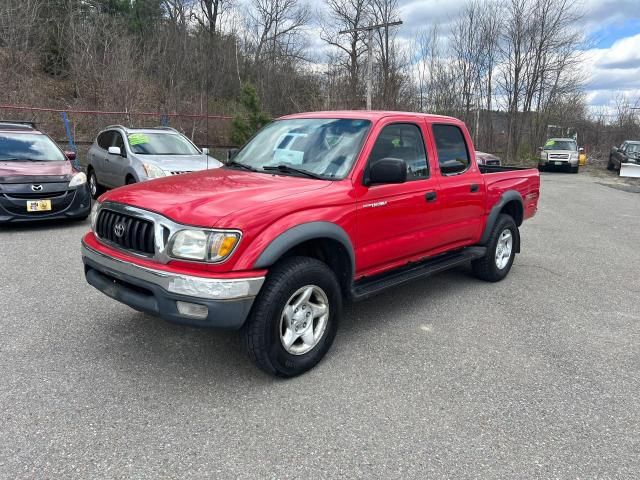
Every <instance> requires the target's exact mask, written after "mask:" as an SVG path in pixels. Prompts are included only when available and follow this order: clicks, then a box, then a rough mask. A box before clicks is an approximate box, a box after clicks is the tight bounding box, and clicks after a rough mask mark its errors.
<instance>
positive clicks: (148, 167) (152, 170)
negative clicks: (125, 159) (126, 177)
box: [142, 163, 166, 178]
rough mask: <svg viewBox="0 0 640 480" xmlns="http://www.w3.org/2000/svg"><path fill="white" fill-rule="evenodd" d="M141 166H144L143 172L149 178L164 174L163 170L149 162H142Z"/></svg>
mask: <svg viewBox="0 0 640 480" xmlns="http://www.w3.org/2000/svg"><path fill="white" fill-rule="evenodd" d="M142 166H143V167H144V173H146V175H147V177H149V178H158V177H164V176H165V175H166V173H165V172H164V170H162V169H161V168H160V167H158V166H157V165H152V164H150V163H143V164H142Z"/></svg>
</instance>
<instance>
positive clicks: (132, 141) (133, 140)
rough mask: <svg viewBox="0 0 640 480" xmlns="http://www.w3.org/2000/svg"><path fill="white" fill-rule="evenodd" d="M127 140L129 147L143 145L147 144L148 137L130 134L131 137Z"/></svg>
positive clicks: (142, 134) (140, 134)
mask: <svg viewBox="0 0 640 480" xmlns="http://www.w3.org/2000/svg"><path fill="white" fill-rule="evenodd" d="M128 138H129V145H131V146H133V145H140V144H143V143H149V137H148V136H146V135H145V134H144V133H132V134H131V135H129V136H128Z"/></svg>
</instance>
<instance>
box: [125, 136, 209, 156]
mask: <svg viewBox="0 0 640 480" xmlns="http://www.w3.org/2000/svg"><path fill="white" fill-rule="evenodd" d="M127 139H128V140H129V147H130V148H131V151H132V152H133V153H137V154H140V155H201V153H200V151H199V150H198V149H197V148H196V147H195V146H193V144H192V143H191V142H190V141H189V140H187V139H186V138H185V137H183V136H182V135H180V134H179V133H169V132H144V133H142V132H138V133H130V134H129V135H127Z"/></svg>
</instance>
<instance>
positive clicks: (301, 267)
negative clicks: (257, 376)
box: [242, 257, 342, 377]
mask: <svg viewBox="0 0 640 480" xmlns="http://www.w3.org/2000/svg"><path fill="white" fill-rule="evenodd" d="M309 288H312V289H313V292H312V294H311V298H310V299H309V301H308V302H306V301H304V294H305V293H307V292H308V289H309ZM316 289H318V290H316ZM321 294H322V295H324V298H322V295H321ZM296 304H298V305H299V306H298V308H297V309H294V306H295V305H296ZM323 304H324V305H325V306H326V308H328V311H327V310H325V309H323V308H322V305H323ZM287 307H289V312H290V314H289V315H290V316H288V315H287V314H286V310H287ZM316 309H317V310H316ZM305 310H306V312H307V313H305ZM314 311H315V312H318V313H317V314H316V313H314ZM322 311H324V312H326V313H325V314H321V313H320V312H322ZM341 311H342V294H341V291H340V285H339V284H338V280H337V279H336V276H335V274H334V273H333V271H331V269H330V268H329V267H328V266H327V265H326V264H325V263H323V262H321V261H319V260H316V259H313V258H307V257H290V258H286V259H284V260H282V261H281V262H279V263H278V264H276V265H275V266H274V267H273V268H272V269H271V270H270V272H269V274H268V276H267V280H266V282H265V283H264V285H263V287H262V289H261V290H260V293H259V294H258V297H257V298H256V300H255V302H254V304H253V307H252V309H251V313H250V315H249V318H248V319H247V322H246V323H245V325H244V327H243V331H242V335H243V340H244V344H245V348H246V349H247V353H248V354H249V358H251V360H252V361H253V362H254V363H255V364H256V365H257V366H258V367H259V368H261V369H262V370H264V371H265V372H267V373H270V374H271V375H275V376H278V377H294V376H296V375H300V374H301V373H304V372H306V371H307V370H309V369H311V368H313V367H314V366H315V365H317V364H318V362H320V360H322V358H323V357H324V356H325V354H326V353H327V351H329V348H331V344H332V343H333V340H334V338H335V336H336V332H337V330H338V322H339V319H340V314H341ZM296 312H297V313H296ZM309 313H311V315H309ZM293 315H296V316H293ZM316 315H317V316H316ZM289 318H291V320H288V319H289ZM306 318H311V319H312V321H311V322H308V321H307V320H305V319H306ZM290 321H291V322H292V323H289V322H290ZM302 322H305V323H302ZM294 324H295V326H296V328H298V327H299V328H300V331H304V332H305V333H306V334H302V335H301V336H299V337H298V336H297V335H299V334H298V333H295V334H294V333H293V332H294ZM323 325H324V326H323ZM289 326H291V328H289ZM310 331H311V332H312V334H311V336H309V335H310V334H309V332H310ZM289 334H290V335H289ZM304 337H306V340H309V341H305V338H304ZM293 338H295V340H293V341H292V339H293ZM287 341H289V342H290V343H289V347H286V346H285V343H287ZM309 347H310V348H309ZM307 349H308V350H307Z"/></svg>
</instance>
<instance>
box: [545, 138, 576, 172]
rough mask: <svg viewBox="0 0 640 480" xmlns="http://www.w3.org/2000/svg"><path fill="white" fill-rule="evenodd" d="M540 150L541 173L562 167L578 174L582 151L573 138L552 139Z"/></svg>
mask: <svg viewBox="0 0 640 480" xmlns="http://www.w3.org/2000/svg"><path fill="white" fill-rule="evenodd" d="M538 150H539V152H540V158H539V159H538V170H540V171H541V172H542V171H544V170H546V169H548V168H549V167H553V168H557V167H560V168H563V169H566V170H568V171H570V172H571V173H578V168H579V156H580V151H579V150H578V144H577V143H576V141H575V140H574V139H573V138H550V139H549V140H547V141H546V142H545V144H544V147H540V148H539V149H538Z"/></svg>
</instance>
